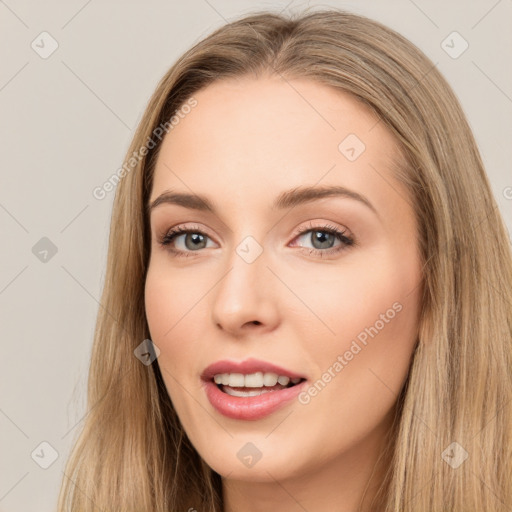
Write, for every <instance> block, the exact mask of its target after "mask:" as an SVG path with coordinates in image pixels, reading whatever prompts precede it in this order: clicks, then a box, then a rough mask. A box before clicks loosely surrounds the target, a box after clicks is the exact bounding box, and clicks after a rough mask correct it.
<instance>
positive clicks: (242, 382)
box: [213, 372, 305, 397]
mask: <svg viewBox="0 0 512 512" xmlns="http://www.w3.org/2000/svg"><path fill="white" fill-rule="evenodd" d="M213 380H214V382H215V384H217V387H218V388H219V389H220V390H221V391H222V392H223V393H226V394H228V395H230V396H237V397H247V396H260V395H262V394H264V393H271V392H273V391H280V390H282V389H286V388H291V387H293V386H295V385H296V384H299V383H300V382H301V381H303V380H305V379H302V378H300V377H295V378H290V377H288V376H286V375H278V374H277V373H272V372H265V373H263V372H256V373H250V374H247V375H244V374H243V373H218V374H216V375H215V376H214V378H213Z"/></svg>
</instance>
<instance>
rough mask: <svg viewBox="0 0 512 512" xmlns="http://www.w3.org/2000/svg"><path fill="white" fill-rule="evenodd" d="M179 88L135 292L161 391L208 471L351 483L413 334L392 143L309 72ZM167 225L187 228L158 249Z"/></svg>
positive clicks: (414, 264) (411, 259)
mask: <svg viewBox="0 0 512 512" xmlns="http://www.w3.org/2000/svg"><path fill="white" fill-rule="evenodd" d="M194 97H195V99H196V100H197V105H196V106H195V107H194V108H192V109H188V110H190V112H189V113H188V114H186V115H183V117H182V118H181V119H180V121H179V123H178V124H176V125H175V126H174V128H173V129H172V130H171V131H170V132H169V133H168V134H167V135H166V137H165V138H164V141H163V143H162V147H161V149H160V153H159V156H158V159H157V162H156V167H155V175H154V183H153V188H152V192H151V196H150V203H153V202H154V201H155V200H157V199H158V198H161V199H160V200H159V204H157V205H154V207H153V208H152V211H151V233H152V242H151V260H150V264H149V270H148V274H147V281H146V289H145V305H146V313H147V319H148V323H149V328H150V333H151V339H152V340H153V342H154V343H155V345H156V346H157V347H158V349H159V350H160V355H159V357H158V359H157V361H158V365H159V367H160V369H161V372H162V376H163V379H164V381H165V385H166V387H167V390H168V392H169V395H170V398H171V400H172V403H173V405H174V407H175V409H176V412H177V414H178V416H179V419H180V421H181V423H182V425H183V427H184V429H185V431H186V433H187V435H188V437H189V438H190V440H191V442H192V443H193V445H194V446H195V448H196V449H197V451H198V452H199V454H200V455H201V456H202V457H203V458H204V459H205V460H206V462H207V463H208V464H209V465H210V466H211V467H212V468H213V469H214V470H215V471H216V472H218V473H219V474H221V475H223V476H227V475H230V478H233V479H238V480H251V481H255V480H258V479H259V480H261V481H267V480H268V481H270V480H272V479H274V478H275V479H278V480H283V479H286V478H291V477H293V476H299V475H307V474H310V473H312V472H318V471H320V470H321V469H322V470H323V469H325V468H326V467H327V466H331V467H336V468H337V470H336V471H337V473H336V474H337V475H339V476H340V477H343V476H345V477H346V478H350V476H351V475H353V474H354V473H357V472H358V471H366V468H367V466H368V464H369V463H370V462H374V461H375V458H376V457H377V455H378V453H379V450H380V448H381V443H382V439H383V436H384V434H385V432H386V431H387V430H388V429H389V426H390V422H391V420H392V415H393V412H394V405H395V402H396V399H397V395H398V393H399V391H400V390H401V388H402V385H403V384H404V381H405V379H406V376H407V372H408V368H409V366H410V362H411V355H412V352H413V349H414V346H415V341H416V338H417V331H418V318H419V310H420V306H421V304H420V296H421V266H420V255H419V252H418V246H417V239H416V229H417V227H416V224H415V220H414V214H413V209H412V207H411V205H410V200H409V199H408V196H407V193H406V191H405V189H404V188H403V187H402V186H401V185H400V184H399V183H398V182H397V181H396V180H395V179H394V178H393V174H392V158H393V157H396V156H397V154H398V153H397V148H396V146H395V142H394V139H393V137H392V136H391V134H390V133H389V132H388V131H387V129H386V128H385V127H384V124H383V123H382V122H380V123H377V119H376V118H375V117H374V116H373V115H372V114H371V113H370V112H369V111H368V110H366V108H365V107H363V106H362V105H361V104H360V103H358V102H356V101H355V100H354V99H353V98H352V97H351V96H350V95H347V94H346V93H342V92H338V91H335V90H334V89H330V88H328V87H326V86H323V85H320V84H318V83H316V82H312V81H309V80H292V81H289V82H285V81H283V80H282V79H279V78H259V79H255V78H244V79H241V80H230V81H222V82H217V83H214V84H213V85H210V86H208V87H207V88H205V89H203V90H202V91H200V92H199V93H197V94H195V96H194ZM188 110H187V111H188ZM334 187H336V189H334ZM331 188H332V190H331V192H329V190H330V189H331ZM344 191H345V192H344ZM165 194H167V196H165ZM182 195H183V196H182ZM195 196H201V199H197V198H195V199H194V197H195ZM207 205H208V206H209V208H207V207H206V206H207ZM175 228H180V229H184V230H187V231H190V233H188V234H187V233H185V234H183V233H179V232H178V233H171V236H172V235H174V236H172V237H171V238H167V242H169V243H168V244H167V245H161V244H160V243H159V241H161V239H162V238H164V237H165V235H167V234H169V232H170V231H171V229H175ZM301 232H302V233H301ZM175 251H176V252H175ZM250 360H252V362H253V363H254V364H252V365H251V364H248V363H247V361H249V363H251V361H250ZM255 360H256V361H255ZM218 361H223V362H224V363H226V364H223V363H220V366H216V367H215V366H214V367H210V365H212V364H214V363H216V362H218ZM240 363H246V364H245V366H244V364H240ZM272 365H275V366H272ZM208 367H210V368H208ZM276 367H278V368H276ZM205 372H206V373H205ZM222 374H227V375H222ZM273 374H279V375H280V377H281V378H280V379H279V380H278V383H277V384H276V382H275V378H276V376H277V375H273ZM215 375H216V377H215ZM246 375H249V377H246ZM283 377H284V378H283ZM286 377H288V378H292V377H293V378H294V379H295V380H294V382H295V381H296V380H297V379H298V378H301V379H303V380H301V381H300V382H299V383H298V384H296V385H295V386H292V387H289V385H290V384H291V383H292V381H291V380H290V382H289V383H288V384H287V386H286V387H285V384H286V382H287V379H286ZM215 380H217V382H219V383H221V384H219V385H217V384H215ZM265 384H266V386H265ZM250 394H252V395H254V396H248V395H250ZM240 395H241V396H240Z"/></svg>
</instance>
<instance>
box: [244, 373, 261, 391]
mask: <svg viewBox="0 0 512 512" xmlns="http://www.w3.org/2000/svg"><path fill="white" fill-rule="evenodd" d="M262 384H263V373H262V372H257V373H250V374H249V375H246V376H245V387H246V388H261V386H262Z"/></svg>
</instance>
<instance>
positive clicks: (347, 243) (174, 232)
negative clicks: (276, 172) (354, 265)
mask: <svg viewBox="0 0 512 512" xmlns="http://www.w3.org/2000/svg"><path fill="white" fill-rule="evenodd" d="M310 231H318V232H321V233H329V234H331V235H334V236H336V237H338V239H339V240H340V242H341V245H339V246H337V247H331V248H330V249H325V250H321V249H309V248H305V247H302V248H301V249H302V250H304V251H308V254H309V255H312V254H315V255H317V256H319V257H320V258H322V257H323V256H324V255H325V254H327V255H331V254H337V253H339V252H341V251H344V250H346V249H347V248H349V247H353V246H356V245H357V243H356V241H355V239H354V238H353V237H351V236H347V235H345V233H346V230H340V229H338V228H337V227H335V226H332V225H329V224H327V225H325V226H323V227H322V226H313V225H310V226H308V227H304V228H301V229H299V230H297V231H296V232H295V233H294V235H293V238H294V239H295V238H298V237H300V236H301V235H303V234H304V233H308V232H310ZM189 233H195V234H200V235H203V236H206V237H208V238H210V237H209V236H208V235H207V234H206V233H204V232H203V231H201V229H199V228H197V229H196V228H195V227H194V226H192V227H190V228H183V227H181V226H177V227H175V228H173V229H171V230H169V231H168V232H167V233H166V234H165V235H164V236H162V237H161V238H160V239H159V240H158V243H159V244H160V245H161V246H163V247H164V248H166V249H167V250H168V251H169V252H171V253H172V254H173V255H174V256H175V257H185V258H187V257H189V256H192V254H193V253H194V252H200V251H181V250H177V249H174V248H173V247H172V246H171V244H172V242H173V241H174V239H175V238H176V237H178V236H179V235H183V234H189Z"/></svg>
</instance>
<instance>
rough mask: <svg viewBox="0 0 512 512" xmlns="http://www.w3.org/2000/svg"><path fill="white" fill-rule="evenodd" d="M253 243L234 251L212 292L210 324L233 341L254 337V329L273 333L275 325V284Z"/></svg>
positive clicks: (277, 308) (263, 254)
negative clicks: (237, 338) (222, 331)
mask: <svg viewBox="0 0 512 512" xmlns="http://www.w3.org/2000/svg"><path fill="white" fill-rule="evenodd" d="M254 242H255V241H254ZM254 242H251V241H249V242H248V243H246V244H244V243H242V244H240V245H239V246H238V247H237V248H236V251H234V253H233V254H232V256H231V257H230V258H229V261H228V263H227V266H228V270H227V271H226V272H225V273H224V275H223V277H221V279H220V281H219V282H218V284H217V286H215V287H214V289H213V290H212V292H213V307H212V321H213V323H214V324H215V325H216V326H217V327H218V328H220V329H222V330H224V331H226V332H228V333H230V334H232V335H233V336H237V337H240V336H243V335H244V334H245V333H254V329H257V330H258V332H265V331H269V330H273V329H275V327H276V325H277V324H278V321H279V304H278V301H277V297H278V292H277V290H276V287H277V286H278V285H279V281H278V280H277V279H276V277H275V276H274V274H273V273H272V272H271V271H270V269H269V268H268V266H267V263H268V260H267V258H266V257H265V253H264V251H262V250H261V249H258V247H257V246H256V245H255V243H254ZM256 243H257V242H256ZM258 245H259V244H258Z"/></svg>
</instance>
